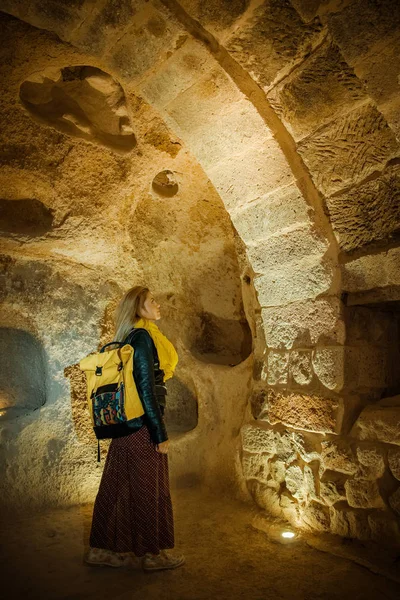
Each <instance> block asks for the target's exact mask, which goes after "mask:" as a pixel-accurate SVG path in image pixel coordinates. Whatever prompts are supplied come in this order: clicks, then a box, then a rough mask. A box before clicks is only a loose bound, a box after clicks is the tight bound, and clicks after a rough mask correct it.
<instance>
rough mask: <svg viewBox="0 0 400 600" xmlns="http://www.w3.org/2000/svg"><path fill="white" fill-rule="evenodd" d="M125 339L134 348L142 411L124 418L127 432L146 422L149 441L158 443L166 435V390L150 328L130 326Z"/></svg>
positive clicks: (135, 376) (135, 370) (136, 378)
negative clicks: (135, 415) (130, 417)
mask: <svg viewBox="0 0 400 600" xmlns="http://www.w3.org/2000/svg"><path fill="white" fill-rule="evenodd" d="M125 343H126V344H130V345H131V346H133V348H134V355H133V377H134V379H135V383H136V387H137V391H138V394H139V398H140V400H141V402H142V404H143V409H144V411H145V414H144V415H142V416H141V417H137V418H136V419H130V420H129V421H127V425H128V427H129V429H130V430H131V432H130V433H133V432H134V431H137V430H138V429H140V428H141V427H143V425H147V427H148V429H149V432H150V437H151V439H152V441H153V442H154V443H155V444H160V443H161V442H165V440H167V439H168V434H167V430H166V428H165V424H164V419H163V415H164V408H165V401H166V395H167V390H166V387H165V385H164V371H163V370H162V369H160V362H159V359H158V354H157V349H156V347H155V344H154V342H153V340H152V338H151V335H150V334H149V332H148V331H146V329H142V328H138V329H132V330H131V331H130V332H129V334H128V336H127V337H126V339H125Z"/></svg>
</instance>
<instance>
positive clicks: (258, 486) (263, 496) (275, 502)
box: [250, 481, 282, 517]
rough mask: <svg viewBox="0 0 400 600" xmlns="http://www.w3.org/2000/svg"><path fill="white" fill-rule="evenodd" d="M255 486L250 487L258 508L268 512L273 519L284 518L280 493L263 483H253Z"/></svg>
mask: <svg viewBox="0 0 400 600" xmlns="http://www.w3.org/2000/svg"><path fill="white" fill-rule="evenodd" d="M251 483H252V484H253V485H251V486H250V492H251V493H252V495H253V497H254V499H255V501H256V503H257V504H258V506H260V507H261V508H263V509H264V510H266V511H267V512H268V513H269V514H270V515H272V516H273V517H281V516H282V508H281V506H280V504H279V494H278V492H277V491H276V490H275V489H274V488H272V487H269V486H267V485H265V484H263V483H260V482H258V481H257V482H256V481H253V482H251Z"/></svg>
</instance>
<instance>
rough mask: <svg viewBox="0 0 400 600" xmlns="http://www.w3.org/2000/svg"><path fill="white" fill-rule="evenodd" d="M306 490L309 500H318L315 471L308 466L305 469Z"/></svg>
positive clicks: (304, 483)
mask: <svg viewBox="0 0 400 600" xmlns="http://www.w3.org/2000/svg"><path fill="white" fill-rule="evenodd" d="M303 485H304V490H305V493H306V495H307V500H308V501H309V500H318V494H317V490H316V483H315V474H314V471H313V470H312V469H311V467H309V466H308V465H305V467H304V482H303Z"/></svg>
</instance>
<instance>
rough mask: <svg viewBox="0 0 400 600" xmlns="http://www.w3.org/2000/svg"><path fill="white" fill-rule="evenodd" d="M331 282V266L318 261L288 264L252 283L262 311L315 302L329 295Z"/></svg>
mask: <svg viewBox="0 0 400 600" xmlns="http://www.w3.org/2000/svg"><path fill="white" fill-rule="evenodd" d="M332 279H333V268H332V266H331V265H330V264H329V263H328V262H327V261H324V260H321V258H320V257H313V256H311V257H310V258H308V257H307V258H303V259H301V260H299V261H294V262H288V263H286V264H285V265H284V267H282V268H279V267H276V268H275V269H271V270H270V271H269V272H268V273H267V274H266V275H261V276H260V277H257V278H256V279H254V287H255V288H256V291H257V294H258V300H259V303H260V305H261V306H262V307H263V308H266V307H269V306H279V305H285V304H289V303H292V302H297V301H300V300H306V299H310V300H314V299H315V298H316V296H318V295H320V294H324V293H329V290H330V288H331V285H332Z"/></svg>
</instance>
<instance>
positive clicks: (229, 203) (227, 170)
mask: <svg viewBox="0 0 400 600" xmlns="http://www.w3.org/2000/svg"><path fill="white" fill-rule="evenodd" d="M188 144H189V146H190V140H188ZM196 158H197V159H198V161H199V162H200V164H201V165H202V166H203V161H204V170H205V171H206V173H207V175H208V176H209V178H210V180H211V182H212V184H213V185H214V187H215V188H216V190H217V192H218V193H219V195H220V196H221V199H222V201H223V202H224V204H225V206H226V208H227V210H228V212H230V211H231V210H235V209H237V208H240V207H241V206H244V205H245V204H246V203H247V202H250V201H252V200H254V199H255V198H260V196H263V195H264V194H267V193H269V192H272V191H273V190H275V189H277V188H280V187H282V186H286V185H288V184H290V183H292V182H293V173H292V171H291V169H290V167H289V165H288V163H287V160H286V158H285V156H284V154H283V152H282V150H281V149H280V147H279V145H278V143H277V142H276V141H275V140H274V139H269V140H267V141H266V142H265V143H260V144H258V145H254V146H248V147H247V148H246V151H245V152H242V153H241V154H234V155H231V156H229V157H228V158H226V159H224V160H220V161H218V162H217V163H214V164H212V165H211V164H210V162H209V157H208V153H207V150H205V151H204V153H203V154H202V155H200V154H199V155H196Z"/></svg>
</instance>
